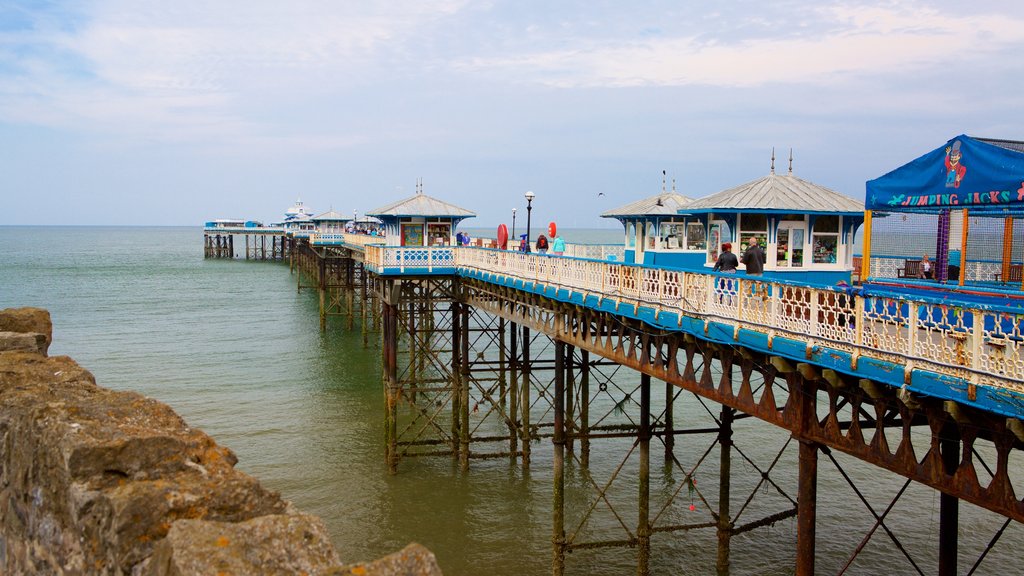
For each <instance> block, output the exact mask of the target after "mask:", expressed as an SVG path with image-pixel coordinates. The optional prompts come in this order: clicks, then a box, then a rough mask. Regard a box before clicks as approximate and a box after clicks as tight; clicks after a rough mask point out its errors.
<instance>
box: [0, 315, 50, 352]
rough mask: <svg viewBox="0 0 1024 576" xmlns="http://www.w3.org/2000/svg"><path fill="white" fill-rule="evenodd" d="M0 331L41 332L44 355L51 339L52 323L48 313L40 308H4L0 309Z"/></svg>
mask: <svg viewBox="0 0 1024 576" xmlns="http://www.w3.org/2000/svg"><path fill="white" fill-rule="evenodd" d="M0 332H22V333H36V334H43V335H44V336H45V337H46V345H45V346H44V347H43V351H42V353H43V354H44V355H45V354H46V351H47V350H48V349H49V348H50V343H51V342H52V341H53V323H52V322H50V313H49V312H48V311H46V310H44V309H42V308H6V309H3V310H0Z"/></svg>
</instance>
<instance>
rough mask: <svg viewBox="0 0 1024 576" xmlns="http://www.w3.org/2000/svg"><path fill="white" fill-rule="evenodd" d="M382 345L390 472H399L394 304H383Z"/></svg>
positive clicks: (395, 313) (396, 333)
mask: <svg viewBox="0 0 1024 576" xmlns="http://www.w3.org/2000/svg"><path fill="white" fill-rule="evenodd" d="M381 308H382V310H381V317H382V318H381V323H382V324H383V329H382V338H381V339H382V341H383V342H382V345H381V349H382V352H381V356H382V360H383V364H384V404H385V412H384V435H385V438H386V441H385V443H386V449H385V450H386V454H385V458H386V460H387V464H388V472H389V473H390V474H395V473H397V472H398V395H399V393H400V389H399V384H398V313H397V310H396V309H395V306H394V304H392V303H391V302H388V301H386V300H385V301H382V302H381Z"/></svg>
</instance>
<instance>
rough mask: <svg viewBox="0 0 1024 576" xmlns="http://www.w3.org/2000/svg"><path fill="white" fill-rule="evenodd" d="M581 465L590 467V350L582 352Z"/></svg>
mask: <svg viewBox="0 0 1024 576" xmlns="http://www.w3.org/2000/svg"><path fill="white" fill-rule="evenodd" d="M580 363H581V367H580V466H583V467H584V468H589V467H590V352H588V351H586V350H582V351H581V352H580Z"/></svg>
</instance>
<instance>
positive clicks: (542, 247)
mask: <svg viewBox="0 0 1024 576" xmlns="http://www.w3.org/2000/svg"><path fill="white" fill-rule="evenodd" d="M547 252H548V239H547V237H546V236H544V235H543V234H541V235H540V236H538V237H537V253H538V254H547Z"/></svg>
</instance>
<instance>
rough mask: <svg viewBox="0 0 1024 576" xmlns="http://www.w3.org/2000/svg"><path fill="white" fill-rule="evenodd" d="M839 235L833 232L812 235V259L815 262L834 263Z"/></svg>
mask: <svg viewBox="0 0 1024 576" xmlns="http://www.w3.org/2000/svg"><path fill="white" fill-rule="evenodd" d="M838 246H839V237H838V236H837V235H835V234H815V235H814V260H813V262H814V263H815V264H835V263H836V254H837V252H838V250H837V248H838Z"/></svg>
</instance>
